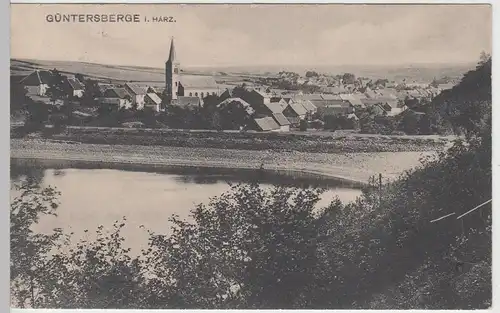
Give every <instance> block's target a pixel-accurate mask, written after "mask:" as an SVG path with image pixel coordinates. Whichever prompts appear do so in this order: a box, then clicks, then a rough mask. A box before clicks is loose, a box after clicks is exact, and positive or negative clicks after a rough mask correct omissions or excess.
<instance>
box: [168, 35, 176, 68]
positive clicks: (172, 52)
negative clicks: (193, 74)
mask: <svg viewBox="0 0 500 313" xmlns="http://www.w3.org/2000/svg"><path fill="white" fill-rule="evenodd" d="M168 60H169V61H170V62H172V63H174V62H175V46H174V37H173V36H172V39H171V40H170V53H169V55H168Z"/></svg>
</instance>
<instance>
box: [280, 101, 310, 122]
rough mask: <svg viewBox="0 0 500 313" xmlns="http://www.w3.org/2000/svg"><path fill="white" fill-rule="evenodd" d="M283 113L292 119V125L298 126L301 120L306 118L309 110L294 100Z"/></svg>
mask: <svg viewBox="0 0 500 313" xmlns="http://www.w3.org/2000/svg"><path fill="white" fill-rule="evenodd" d="M283 115H284V116H286V118H287V119H288V120H289V121H290V125H292V126H293V127H298V126H299V125H300V121H301V120H305V119H306V116H307V110H306V108H304V107H303V106H302V104H300V103H298V102H295V101H292V102H290V103H289V104H288V105H287V106H286V108H285V109H284V110H283Z"/></svg>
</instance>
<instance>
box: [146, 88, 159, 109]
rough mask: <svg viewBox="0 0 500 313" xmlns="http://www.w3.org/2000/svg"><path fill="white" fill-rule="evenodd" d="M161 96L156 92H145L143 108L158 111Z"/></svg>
mask: <svg viewBox="0 0 500 313" xmlns="http://www.w3.org/2000/svg"><path fill="white" fill-rule="evenodd" d="M160 105H161V98H160V97H158V95H157V94H156V93H152V92H150V93H146V96H145V97H144V108H150V109H152V110H153V111H155V112H160Z"/></svg>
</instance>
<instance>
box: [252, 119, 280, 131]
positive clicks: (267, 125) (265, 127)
mask: <svg viewBox="0 0 500 313" xmlns="http://www.w3.org/2000/svg"><path fill="white" fill-rule="evenodd" d="M253 121H254V128H255V130H258V131H280V130H281V127H280V126H279V125H278V123H277V122H276V121H275V120H274V119H273V118H272V117H269V116H266V117H259V118H254V119H253Z"/></svg>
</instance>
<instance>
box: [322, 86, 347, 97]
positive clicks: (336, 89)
mask: <svg viewBox="0 0 500 313" xmlns="http://www.w3.org/2000/svg"><path fill="white" fill-rule="evenodd" d="M321 91H322V92H324V93H327V94H333V95H339V94H342V93H346V92H348V91H347V90H346V89H345V88H343V87H336V86H330V87H322V88H321Z"/></svg>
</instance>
